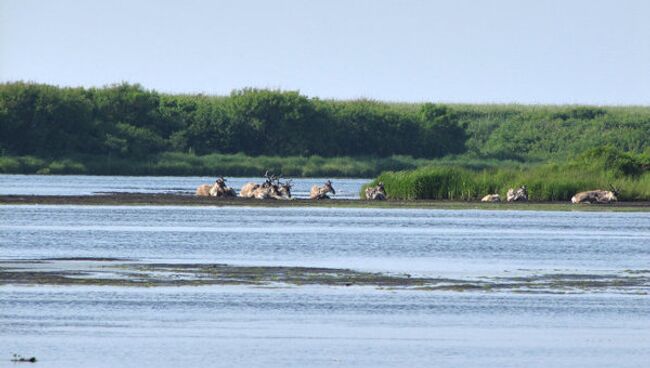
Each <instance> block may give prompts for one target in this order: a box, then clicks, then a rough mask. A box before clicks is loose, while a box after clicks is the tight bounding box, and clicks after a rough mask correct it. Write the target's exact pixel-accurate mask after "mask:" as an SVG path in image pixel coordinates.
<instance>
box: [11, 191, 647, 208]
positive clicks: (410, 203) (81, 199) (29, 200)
mask: <svg viewBox="0 0 650 368" xmlns="http://www.w3.org/2000/svg"><path fill="white" fill-rule="evenodd" d="M33 204H39V205H118V206H121V205H148V206H217V207H219V206H246V207H352V208H355V207H357V208H432V209H436V208H438V209H489V210H497V209H506V210H507V209H510V210H513V209H516V210H549V211H553V210H559V211H574V210H577V211H639V212H650V202H647V201H644V202H617V203H612V204H592V205H589V204H580V205H574V204H571V203H567V202H527V203H481V202H456V201H432V200H387V201H365V200H352V199H336V200H322V201H315V200H308V199H294V200H291V201H274V200H264V201H262V200H257V199H248V198H213V197H196V196H193V195H182V194H141V193H110V194H103V195H79V196H66V195H0V205H33Z"/></svg>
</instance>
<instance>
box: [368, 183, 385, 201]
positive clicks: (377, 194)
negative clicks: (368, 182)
mask: <svg viewBox="0 0 650 368" xmlns="http://www.w3.org/2000/svg"><path fill="white" fill-rule="evenodd" d="M366 199H369V200H377V201H383V200H385V199H386V190H385V189H384V183H383V182H381V181H380V182H379V183H378V184H377V186H375V187H368V188H366Z"/></svg>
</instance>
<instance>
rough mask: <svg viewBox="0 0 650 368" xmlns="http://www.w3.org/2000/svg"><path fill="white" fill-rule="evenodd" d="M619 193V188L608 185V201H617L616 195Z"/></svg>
mask: <svg viewBox="0 0 650 368" xmlns="http://www.w3.org/2000/svg"><path fill="white" fill-rule="evenodd" d="M619 195H621V189H620V188H616V187H615V186H613V185H611V184H610V185H609V192H608V193H607V199H608V200H610V201H618V196H619Z"/></svg>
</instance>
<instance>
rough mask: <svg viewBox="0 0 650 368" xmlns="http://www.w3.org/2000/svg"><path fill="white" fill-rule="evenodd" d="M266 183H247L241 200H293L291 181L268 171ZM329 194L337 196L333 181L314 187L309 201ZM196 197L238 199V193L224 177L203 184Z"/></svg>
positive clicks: (326, 197) (241, 191) (197, 189)
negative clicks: (283, 180)
mask: <svg viewBox="0 0 650 368" xmlns="http://www.w3.org/2000/svg"><path fill="white" fill-rule="evenodd" d="M264 178H265V180H264V183H262V184H257V183H246V184H244V185H243V186H242V187H241V190H240V191H239V197H241V198H255V199H277V200H291V199H293V198H292V197H291V187H292V184H291V179H289V180H287V181H285V182H282V181H281V179H283V178H282V176H281V175H279V176H276V175H273V174H269V172H268V171H267V172H266V173H265V174H264ZM328 193H332V194H336V190H334V187H333V186H332V181H331V180H328V181H326V182H325V185H323V186H322V187H319V186H318V185H314V186H313V187H312V188H311V191H310V193H309V199H317V200H320V199H329V198H330V197H329V195H328ZM196 195H197V196H202V197H208V196H209V197H223V198H228V197H237V192H236V191H235V190H234V189H233V188H230V187H228V186H227V185H226V179H224V178H223V176H220V177H219V178H217V180H216V181H215V182H214V184H212V185H210V184H203V185H200V186H199V187H198V188H196Z"/></svg>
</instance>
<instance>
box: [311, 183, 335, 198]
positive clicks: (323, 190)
mask: <svg viewBox="0 0 650 368" xmlns="http://www.w3.org/2000/svg"><path fill="white" fill-rule="evenodd" d="M327 193H332V194H334V195H336V191H335V190H334V187H332V181H331V180H328V181H326V182H325V185H323V186H322V187H319V186H318V185H314V186H312V187H311V191H309V199H330V197H329V196H328V195H327Z"/></svg>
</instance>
